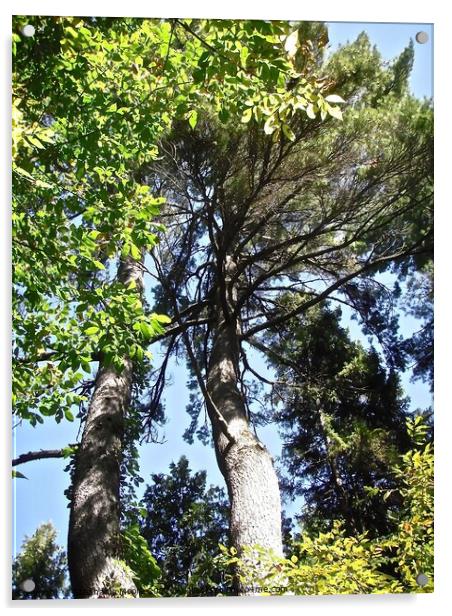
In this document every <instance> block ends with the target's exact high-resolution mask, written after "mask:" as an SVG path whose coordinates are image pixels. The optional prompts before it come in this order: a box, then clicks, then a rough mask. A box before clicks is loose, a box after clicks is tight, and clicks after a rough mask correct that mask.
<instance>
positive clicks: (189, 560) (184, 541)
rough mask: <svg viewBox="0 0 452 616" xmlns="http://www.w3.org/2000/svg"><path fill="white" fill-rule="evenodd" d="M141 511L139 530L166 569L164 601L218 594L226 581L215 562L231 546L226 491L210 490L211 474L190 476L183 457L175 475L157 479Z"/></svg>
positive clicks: (172, 471)
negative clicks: (223, 547)
mask: <svg viewBox="0 0 452 616" xmlns="http://www.w3.org/2000/svg"><path fill="white" fill-rule="evenodd" d="M152 482H153V483H152V484H151V485H149V486H148V487H147V488H146V491H145V493H144V496H143V499H142V501H141V506H142V508H143V509H144V510H145V512H146V515H145V516H144V517H143V518H141V521H140V527H141V533H142V535H143V537H145V538H146V540H147V542H148V545H149V549H150V551H151V552H152V554H153V555H154V556H155V557H156V559H157V562H158V564H159V567H160V569H161V572H162V574H161V578H160V586H161V593H162V595H163V596H168V597H172V596H204V595H216V594H217V593H218V592H219V591H220V588H221V584H222V582H223V580H222V578H221V572H219V571H217V570H216V569H215V567H214V563H213V559H214V557H215V556H216V555H217V553H218V544H219V543H222V544H227V543H228V505H227V500H226V498H225V494H224V491H223V490H222V489H221V488H218V487H214V486H210V487H209V488H208V489H206V472H205V471H199V472H196V473H193V474H192V473H191V471H190V468H189V465H188V460H187V458H186V457H185V456H182V457H181V458H180V460H179V461H178V462H177V463H174V462H173V463H172V464H171V465H170V472H169V474H167V475H164V474H163V473H160V474H154V475H152Z"/></svg>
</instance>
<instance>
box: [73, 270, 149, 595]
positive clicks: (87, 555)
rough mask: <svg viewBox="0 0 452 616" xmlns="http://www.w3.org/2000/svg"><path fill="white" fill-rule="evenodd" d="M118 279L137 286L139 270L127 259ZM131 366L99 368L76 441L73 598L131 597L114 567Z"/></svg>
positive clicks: (130, 586)
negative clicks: (84, 418)
mask: <svg viewBox="0 0 452 616" xmlns="http://www.w3.org/2000/svg"><path fill="white" fill-rule="evenodd" d="M118 279H119V280H121V281H122V282H124V284H128V283H129V282H130V281H131V280H135V281H136V283H137V286H138V288H139V289H141V286H142V270H141V268H140V267H139V264H137V263H136V262H134V261H132V260H131V259H129V260H127V261H125V262H123V263H122V264H121V266H120V269H119V273H118ZM132 374H133V365H132V362H131V361H130V359H125V367H124V369H123V371H122V372H121V374H117V372H116V371H115V369H114V368H113V367H109V366H105V365H102V363H100V365H99V371H98V373H97V377H96V383H95V387H94V391H93V395H92V398H91V401H90V404H89V408H88V413H87V418H86V423H85V428H84V431H83V436H82V440H81V443H80V446H79V449H78V451H77V454H76V457H75V471H74V478H73V484H72V495H71V496H72V497H71V512H70V519H69V536H68V563H69V573H70V578H71V585H72V591H73V593H74V597H75V598H101V597H113V596H116V597H117V596H129V597H130V596H136V595H137V590H136V587H135V585H134V583H133V581H132V579H131V578H130V576H129V575H128V574H127V572H126V571H125V570H124V568H123V567H122V566H121V564H120V563H119V561H118V558H119V553H120V541H119V539H120V536H119V533H120V526H119V523H120V497H119V495H120V464H121V459H122V445H123V434H124V415H125V411H126V409H127V406H128V404H129V402H130V394H131V387H132Z"/></svg>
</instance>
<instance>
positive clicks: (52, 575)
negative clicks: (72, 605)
mask: <svg viewBox="0 0 452 616" xmlns="http://www.w3.org/2000/svg"><path fill="white" fill-rule="evenodd" d="M56 535H57V533H56V530H55V528H54V527H53V525H52V524H51V523H50V522H48V523H47V524H41V526H39V527H38V528H37V529H36V531H35V532H34V534H33V535H32V536H31V537H25V539H24V541H23V543H22V549H21V551H20V552H19V554H18V555H17V556H16V558H15V560H14V563H13V599H64V598H67V597H69V594H70V593H69V587H68V585H67V559H66V554H65V552H64V550H63V549H62V548H61V547H59V546H58V545H57V544H56ZM26 580H31V581H32V582H33V583H34V588H33V590H30V591H27V590H24V588H25V589H26V588H27V586H26V585H25V586H24V582H25V581H26Z"/></svg>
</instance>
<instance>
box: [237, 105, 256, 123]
mask: <svg viewBox="0 0 452 616" xmlns="http://www.w3.org/2000/svg"><path fill="white" fill-rule="evenodd" d="M252 116H253V110H252V108H251V107H250V108H248V109H245V111H244V113H243V115H242V119H241V120H240V121H241V122H242V123H243V124H248V122H249V121H250V120H251V118H252Z"/></svg>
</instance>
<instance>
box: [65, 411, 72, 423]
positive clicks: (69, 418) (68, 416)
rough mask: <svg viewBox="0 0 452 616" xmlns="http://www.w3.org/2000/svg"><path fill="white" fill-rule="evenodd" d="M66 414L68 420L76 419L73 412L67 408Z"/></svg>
mask: <svg viewBox="0 0 452 616" xmlns="http://www.w3.org/2000/svg"><path fill="white" fill-rule="evenodd" d="M64 416H65V417H66V419H67V420H68V421H74V415H73V414H72V413H71V411H70V410H69V409H66V410H65V411H64Z"/></svg>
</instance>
